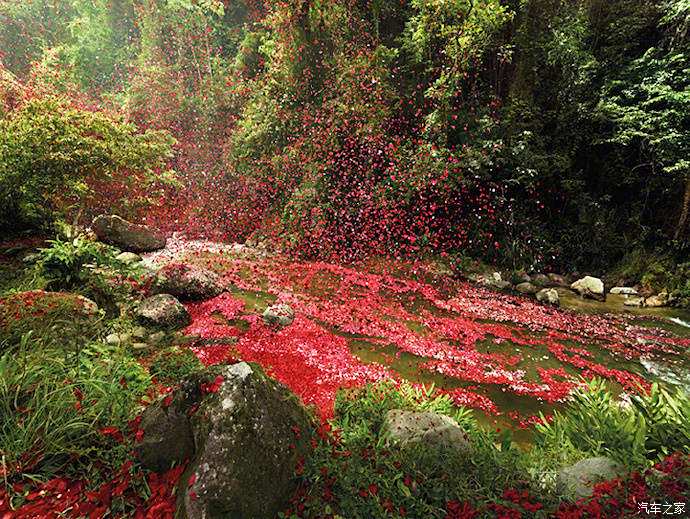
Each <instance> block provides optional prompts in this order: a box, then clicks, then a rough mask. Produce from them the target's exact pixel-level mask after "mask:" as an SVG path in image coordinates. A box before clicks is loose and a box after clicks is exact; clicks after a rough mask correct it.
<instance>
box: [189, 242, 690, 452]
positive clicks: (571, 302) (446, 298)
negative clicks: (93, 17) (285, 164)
mask: <svg viewBox="0 0 690 519" xmlns="http://www.w3.org/2000/svg"><path fill="white" fill-rule="evenodd" d="M233 250H234V249H233ZM187 259H188V260H190V261H194V262H197V263H199V264H201V265H203V266H205V267H207V268H212V269H213V270H215V271H216V272H218V273H219V274H221V275H222V276H224V278H225V280H226V282H228V283H229V284H230V285H231V286H232V287H233V288H232V289H231V295H232V297H233V298H235V299H236V300H238V301H241V302H242V303H243V304H242V305H241V307H242V308H243V310H242V311H241V312H240V314H238V315H236V314H232V315H226V316H225V318H220V319H217V320H219V321H220V323H219V325H218V326H221V327H223V326H224V327H226V328H227V329H228V330H230V331H231V333H230V334H229V335H230V337H229V340H228V342H229V343H230V342H232V344H233V350H232V351H233V354H235V353H237V354H238V355H239V356H240V358H245V359H247V360H252V361H256V362H260V363H261V364H263V365H264V366H265V367H266V368H267V369H269V371H270V372H271V373H273V374H274V376H276V377H277V378H278V379H279V380H281V381H282V382H284V383H286V384H287V385H288V386H290V387H291V388H292V389H293V390H294V391H295V392H296V393H297V394H299V395H300V396H301V397H302V398H303V399H304V400H305V402H307V403H314V404H315V405H317V406H319V408H320V409H321V411H322V412H326V414H327V413H328V411H327V408H328V406H332V399H333V397H334V395H335V391H336V390H337V388H338V387H352V386H353V385H361V384H365V383H367V382H374V381H376V380H380V379H381V378H393V379H396V380H407V381H409V382H411V383H413V384H422V385H426V386H428V385H430V384H433V385H434V386H435V387H436V388H437V389H439V390H442V391H444V392H447V393H448V394H449V395H450V396H451V397H452V398H453V399H454V401H455V402H456V403H458V405H466V406H469V407H471V408H473V409H474V412H475V413H476V415H477V417H478V419H479V420H480V421H481V422H483V423H485V424H486V425H487V426H490V427H497V428H502V429H505V428H509V429H513V430H514V431H515V439H516V440H518V441H528V440H529V436H530V432H529V431H528V430H525V427H526V424H528V423H529V422H530V421H533V420H534V419H535V416H537V415H539V414H541V413H544V414H549V413H553V412H554V411H555V410H557V409H559V408H561V407H562V406H564V405H565V402H566V401H567V395H568V393H569V391H570V390H571V389H572V388H573V387H575V386H576V385H577V384H579V383H580V382H579V381H580V380H581V378H580V377H581V376H585V377H586V378H591V377H593V376H600V377H604V378H605V379H606V381H607V384H608V385H609V387H610V388H611V390H612V392H613V393H614V394H616V395H619V394H621V393H623V392H629V391H634V390H635V389H633V388H636V387H638V386H636V385H635V384H636V383H637V382H635V381H636V380H640V381H647V382H660V383H662V384H665V385H669V386H684V387H687V385H688V381H689V380H690V377H689V376H688V373H690V358H689V356H688V351H687V349H688V345H690V342H688V340H687V339H688V338H690V326H689V325H688V323H690V312H682V311H677V310H675V309H668V308H661V309H650V308H631V307H626V306H624V304H623V302H624V300H625V297H624V296H609V298H608V299H607V301H606V302H598V301H591V300H583V299H581V298H579V297H578V296H577V295H576V294H574V293H572V292H570V291H569V290H560V291H559V292H560V295H561V301H562V305H563V308H562V309H560V310H558V309H553V308H550V307H544V306H542V305H539V304H537V303H536V302H535V301H534V299H531V298H526V297H519V296H518V297H516V296H512V295H508V294H501V293H497V292H490V291H487V290H485V289H482V288H478V287H476V286H473V285H469V284H467V283H463V282H461V281H459V280H456V279H453V278H452V277H449V276H447V275H444V274H440V275H439V274H429V273H428V270H425V269H424V268H422V269H417V267H416V266H415V267H414V268H410V267H409V265H400V264H399V262H393V263H394V264H393V265H392V266H390V268H386V265H385V264H384V263H382V262H378V263H376V265H375V266H376V268H374V269H372V270H373V272H372V271H371V270H366V269H365V268H362V267H360V268H351V267H345V266H339V265H333V264H325V263H300V262H294V261H290V260H288V259H286V258H277V257H274V258H266V257H265V256H264V257H262V258H252V257H251V255H247V254H246V252H245V253H243V256H242V257H241V258H237V257H236V255H234V253H233V252H228V251H227V250H223V251H222V252H219V251H217V250H210V251H203V250H197V249H195V251H194V254H193V255H190V256H188V258H187ZM274 302H287V303H289V304H290V305H291V306H293V308H294V309H295V312H296V314H297V320H296V322H295V323H294V324H293V325H292V326H290V327H288V328H286V329H284V330H273V331H271V330H267V329H265V327H264V326H263V324H262V322H261V319H260V318H259V316H260V314H261V313H262V312H263V311H264V309H265V308H266V307H267V306H269V305H271V304H273V303H274ZM231 306H232V305H231ZM221 313H222V312H221ZM216 318H218V316H217V315H216ZM212 321H213V319H212V320H211V321H210V322H209V323H208V326H209V329H208V330H204V329H203V327H202V330H201V331H202V333H204V332H208V334H209V337H216V335H215V333H216V332H217V331H218V330H214V329H213V328H214V326H215V325H214V324H213V322H212ZM202 324H204V323H202ZM232 330H234V331H232ZM222 331H223V330H221V335H222ZM219 343H222V340H221V341H220V342H219ZM221 353H222V352H221ZM215 357H217V358H218V359H219V360H222V354H221V355H216V356H215ZM626 386H627V387H626ZM331 409H332V407H331Z"/></svg>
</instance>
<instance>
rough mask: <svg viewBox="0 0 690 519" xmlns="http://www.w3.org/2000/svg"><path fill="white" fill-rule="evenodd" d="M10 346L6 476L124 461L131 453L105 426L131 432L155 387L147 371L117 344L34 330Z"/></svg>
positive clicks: (0, 392)
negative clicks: (58, 342)
mask: <svg viewBox="0 0 690 519" xmlns="http://www.w3.org/2000/svg"><path fill="white" fill-rule="evenodd" d="M65 344H66V345H67V344H69V343H68V342H67V341H66V343H65ZM3 350H4V353H3V355H2V357H0V369H2V373H3V377H2V381H1V382H0V445H3V467H4V468H5V470H6V472H5V478H10V479H12V478H15V477H18V476H21V475H27V474H31V475H32V476H33V477H39V478H46V477H50V476H52V475H54V474H56V473H58V472H62V471H64V470H65V469H66V468H67V467H72V466H74V465H75V464H81V465H82V466H88V465H90V464H91V463H93V462H94V461H95V460H98V461H99V462H100V463H112V466H119V465H118V463H121V462H122V460H123V459H124V458H125V457H126V454H127V452H126V450H125V449H124V448H123V447H121V446H119V445H118V444H117V442H114V441H113V439H112V438H111V437H110V436H108V434H107V433H108V431H109V430H110V429H106V428H111V427H115V428H117V429H122V430H124V429H125V427H126V425H127V421H128V420H130V419H132V418H133V412H134V410H135V409H136V406H137V403H138V401H139V399H140V398H141V397H142V396H143V395H144V393H145V391H146V388H147V386H148V377H147V375H146V373H145V372H144V371H143V369H142V368H141V367H140V366H139V365H138V364H137V363H136V362H135V361H134V360H133V359H132V358H130V357H128V356H127V355H126V354H124V353H123V352H121V351H116V350H114V349H113V348H106V347H104V346H102V345H98V344H95V343H92V344H89V345H88V346H87V347H85V348H83V349H81V350H71V349H70V348H69V347H63V348H60V347H56V346H54V345H50V344H46V343H44V342H43V341H42V339H41V337H39V336H34V335H32V334H26V335H24V336H23V337H22V338H21V340H20V342H19V343H17V344H14V345H10V347H5V348H3Z"/></svg>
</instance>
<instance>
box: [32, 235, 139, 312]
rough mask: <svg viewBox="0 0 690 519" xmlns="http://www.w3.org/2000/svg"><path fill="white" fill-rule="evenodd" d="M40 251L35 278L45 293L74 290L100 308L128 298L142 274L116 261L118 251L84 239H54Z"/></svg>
mask: <svg viewBox="0 0 690 519" xmlns="http://www.w3.org/2000/svg"><path fill="white" fill-rule="evenodd" d="M48 243H49V244H50V247H48V248H44V249H40V250H39V253H38V258H37V261H36V277H37V278H38V279H39V280H40V281H38V282H39V283H40V282H42V283H44V284H45V286H46V288H47V289H49V290H75V291H78V292H80V293H82V294H84V295H86V296H87V297H90V298H92V299H94V300H95V301H96V302H97V303H99V304H101V305H110V306H112V305H113V302H114V301H122V300H124V299H126V298H127V296H129V295H130V294H131V292H132V290H133V287H134V286H136V283H137V281H141V280H142V278H143V276H144V272H143V270H141V269H140V268H138V267H137V266H131V265H127V264H125V263H123V262H121V261H119V260H117V259H116V256H117V254H118V253H119V252H120V251H119V250H118V249H116V248H114V247H110V246H108V245H105V244H103V243H100V242H95V241H91V240H89V239H88V238H86V237H85V236H78V237H76V238H74V239H73V240H62V239H59V238H58V239H56V240H51V241H49V242H48Z"/></svg>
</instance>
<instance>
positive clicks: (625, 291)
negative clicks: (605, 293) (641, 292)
mask: <svg viewBox="0 0 690 519" xmlns="http://www.w3.org/2000/svg"><path fill="white" fill-rule="evenodd" d="M609 294H618V295H622V296H636V295H637V289H636V288H633V287H613V288H612V289H611V290H609Z"/></svg>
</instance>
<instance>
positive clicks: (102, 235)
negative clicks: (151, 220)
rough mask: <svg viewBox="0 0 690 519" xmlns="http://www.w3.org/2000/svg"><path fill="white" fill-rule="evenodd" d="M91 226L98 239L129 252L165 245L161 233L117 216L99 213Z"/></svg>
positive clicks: (145, 250) (148, 249)
mask: <svg viewBox="0 0 690 519" xmlns="http://www.w3.org/2000/svg"><path fill="white" fill-rule="evenodd" d="M91 227H92V229H93V231H94V233H96V236H97V237H98V239H99V240H101V241H102V242H104V243H107V244H109V245H115V246H116V247H119V248H120V249H123V250H125V251H129V252H150V251H155V250H159V249H162V248H164V247H165V244H166V239H165V236H164V235H163V234H161V233H160V232H158V231H155V230H154V229H151V228H149V227H147V226H145V225H138V224H135V223H131V222H128V221H127V220H125V219H123V218H120V217H119V216H114V215H113V216H108V215H101V216H98V217H96V218H95V219H94V221H93V223H92V224H91Z"/></svg>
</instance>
